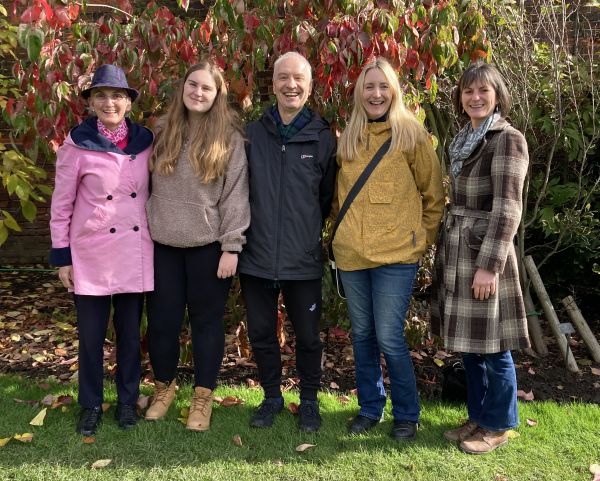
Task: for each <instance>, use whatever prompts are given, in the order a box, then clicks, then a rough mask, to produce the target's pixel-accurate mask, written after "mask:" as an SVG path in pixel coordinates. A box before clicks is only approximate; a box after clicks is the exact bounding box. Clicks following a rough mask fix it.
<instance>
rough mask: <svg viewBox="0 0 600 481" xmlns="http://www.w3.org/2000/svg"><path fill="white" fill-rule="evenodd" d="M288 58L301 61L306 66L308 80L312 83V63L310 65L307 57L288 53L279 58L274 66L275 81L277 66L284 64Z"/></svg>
mask: <svg viewBox="0 0 600 481" xmlns="http://www.w3.org/2000/svg"><path fill="white" fill-rule="evenodd" d="M288 58H296V59H298V60H300V62H302V63H303V64H304V68H305V70H306V71H307V72H308V80H309V81H311V82H312V67H311V66H310V63H308V60H306V57H305V56H304V55H302V54H301V53H298V52H286V53H284V54H283V55H281V56H280V57H278V58H277V60H275V63H274V64H273V79H275V72H276V71H277V65H279V63H280V62H283V61H284V60H285V59H288Z"/></svg>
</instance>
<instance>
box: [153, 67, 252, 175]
mask: <svg viewBox="0 0 600 481" xmlns="http://www.w3.org/2000/svg"><path fill="white" fill-rule="evenodd" d="M197 70H206V71H207V72H209V73H210V74H211V75H212V78H213V80H214V81H215V85H216V88H217V96H216V97H215V100H214V103H213V105H212V107H211V108H210V110H208V111H207V112H206V113H205V114H204V115H202V116H201V117H200V119H199V121H197V122H194V123H193V124H192V123H191V122H190V118H189V113H188V110H187V108H186V107H185V105H184V103H183V90H184V86H185V82H186V80H187V78H188V77H189V76H190V74H191V73H192V72H195V71H197ZM159 126H161V127H160V130H159V132H158V134H157V135H156V140H155V142H154V152H153V153H152V156H151V157H150V171H151V172H156V173H158V174H161V175H170V174H172V173H173V172H174V170H175V165H176V164H177V160H178V159H179V155H180V153H181V149H182V148H183V144H184V142H185V141H186V140H187V141H189V143H190V147H189V149H188V158H189V161H190V164H191V165H192V167H193V169H194V171H195V173H196V175H197V176H198V177H200V180H201V181H202V182H203V183H207V184H208V183H210V182H212V181H214V180H215V179H217V178H218V177H221V176H222V175H224V174H225V171H226V169H227V163H228V161H229V154H230V145H231V136H232V134H233V132H234V131H237V132H239V133H240V134H241V133H242V128H241V124H240V121H239V117H238V115H237V114H236V113H235V112H234V111H233V110H232V109H231V107H230V106H229V105H228V103H227V87H226V85H225V81H224V80H223V76H222V75H221V72H219V70H218V68H217V67H216V66H215V65H214V64H213V63H211V62H209V61H208V60H202V61H201V62H200V63H197V64H196V65H193V66H191V67H190V68H189V69H188V71H187V72H186V73H185V76H184V77H183V80H182V81H181V82H180V85H179V87H178V88H177V91H176V92H175V94H174V96H173V98H172V99H171V103H170V105H169V107H168V109H167V112H166V114H165V115H164V116H163V117H162V118H161V119H160V120H159Z"/></svg>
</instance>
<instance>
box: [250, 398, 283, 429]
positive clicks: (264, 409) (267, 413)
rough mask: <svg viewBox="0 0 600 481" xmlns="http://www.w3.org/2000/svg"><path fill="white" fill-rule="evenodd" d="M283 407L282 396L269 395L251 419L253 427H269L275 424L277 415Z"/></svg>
mask: <svg viewBox="0 0 600 481" xmlns="http://www.w3.org/2000/svg"><path fill="white" fill-rule="evenodd" d="M282 409H283V398H282V397H269V398H265V400H264V401H263V402H262V403H261V405H260V406H259V407H258V410H257V411H256V412H255V413H254V416H252V419H251V420H250V427H252V428H269V427H271V426H272V425H273V421H274V420H275V416H276V415H277V414H279V413H280V412H281V410H282Z"/></svg>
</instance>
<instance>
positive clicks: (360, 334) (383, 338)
mask: <svg viewBox="0 0 600 481" xmlns="http://www.w3.org/2000/svg"><path fill="white" fill-rule="evenodd" d="M390 137H391V145H390V148H389V150H388V152H387V153H386V154H385V155H384V157H383V158H382V159H381V161H380V162H379V164H378V165H377V167H376V168H375V170H374V171H373V173H372V174H371V175H370V177H369V178H368V180H367V182H366V184H365V185H364V187H363V188H362V189H361V191H360V192H359V194H358V195H357V197H356V198H355V199H354V201H353V202H352V204H351V205H350V208H349V209H348V211H347V212H346V215H345V216H344V218H343V219H342V221H341V223H340V225H339V227H338V230H337V233H336V235H335V238H334V242H333V251H334V255H335V260H336V263H337V266H338V268H339V269H340V275H341V280H342V283H343V285H344V290H345V292H346V296H347V300H348V311H349V314H350V320H351V322H352V339H353V347H354V361H355V369H356V386H357V388H358V403H359V405H360V412H359V414H358V415H357V416H356V417H355V418H354V419H353V421H352V423H351V424H350V426H349V431H350V433H353V434H357V433H362V432H365V431H367V430H369V429H370V428H372V427H373V426H375V425H376V424H377V423H378V422H379V420H380V419H381V417H382V415H383V409H384V406H385V402H386V396H385V390H384V386H383V376H382V370H381V365H380V353H381V352H383V354H384V356H385V361H386V366H387V370H388V376H389V379H390V388H391V398H392V414H393V417H394V424H393V427H392V432H391V435H392V437H393V438H394V439H396V440H399V441H402V440H412V439H414V438H415V435H416V431H417V425H418V421H419V413H420V407H419V398H418V394H417V387H416V380H415V374H414V369H413V365H412V361H411V358H410V353H409V351H408V348H407V345H406V342H405V339H404V320H405V317H406V311H407V308H408V304H409V301H410V296H411V292H412V286H413V282H414V278H415V275H416V273H417V268H418V262H419V259H420V257H421V256H422V255H423V254H424V252H425V249H426V247H427V245H429V244H433V242H434V241H435V237H436V234H437V230H438V226H439V223H440V219H441V217H442V211H443V206H444V194H443V189H442V181H441V173H440V166H439V161H438V159H437V156H436V154H435V152H434V150H433V147H432V145H431V141H430V139H429V137H428V135H427V132H426V131H425V129H424V128H423V127H422V126H421V125H420V124H419V122H418V121H417V120H416V118H415V117H414V116H413V115H412V113H411V112H409V111H408V110H407V109H406V107H405V106H404V104H403V102H402V93H401V90H400V85H399V83H398V78H397V75H396V73H395V72H394V70H393V69H392V67H391V65H390V64H389V63H388V62H387V61H386V60H384V59H381V58H378V59H376V60H375V61H373V62H371V63H369V64H367V65H366V66H365V67H364V69H363V70H362V72H361V74H360V76H359V77H358V80H357V82H356V86H355V90H354V108H353V110H352V114H351V116H350V122H349V124H348V127H347V128H346V130H345V131H344V133H343V134H342V136H341V138H340V142H339V148H338V164H339V167H340V169H339V172H338V181H337V199H336V200H337V202H338V205H342V204H343V203H344V200H345V198H346V196H347V195H348V192H349V190H350V189H351V188H352V186H353V185H354V183H355V182H356V180H357V178H358V177H359V175H360V174H361V173H362V172H363V170H364V169H365V167H366V166H367V164H368V163H369V162H370V160H371V159H372V157H373V155H374V154H375V152H377V150H378V149H379V148H380V147H381V145H382V144H383V143H384V142H385V141H386V140H387V139H388V138H390Z"/></svg>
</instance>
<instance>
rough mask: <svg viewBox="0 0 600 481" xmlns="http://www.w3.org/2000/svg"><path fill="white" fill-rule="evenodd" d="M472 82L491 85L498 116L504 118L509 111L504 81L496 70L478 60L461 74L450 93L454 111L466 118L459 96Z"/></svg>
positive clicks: (509, 101) (509, 99)
mask: <svg viewBox="0 0 600 481" xmlns="http://www.w3.org/2000/svg"><path fill="white" fill-rule="evenodd" d="M473 82H481V83H482V84H484V85H491V86H492V87H493V88H494V90H495V91H496V101H497V102H498V109H499V110H500V115H501V116H502V117H506V116H507V115H508V112H509V110H510V105H511V97H510V93H509V92H508V89H507V88H506V84H505V83H504V79H503V78H502V75H500V72H498V69H497V68H496V67H494V66H493V65H491V64H489V63H485V62H482V61H481V60H478V61H476V62H473V63H472V64H471V65H469V66H468V67H467V69H466V70H465V71H464V72H463V74H462V77H461V78H460V80H459V81H458V82H457V83H456V87H455V88H454V91H453V92H452V104H453V105H454V110H455V111H456V112H457V113H458V114H459V115H462V116H466V114H465V113H464V111H463V108H462V102H461V95H462V91H463V90H464V89H465V88H467V87H468V86H469V85H471V84H472V83H473Z"/></svg>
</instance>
